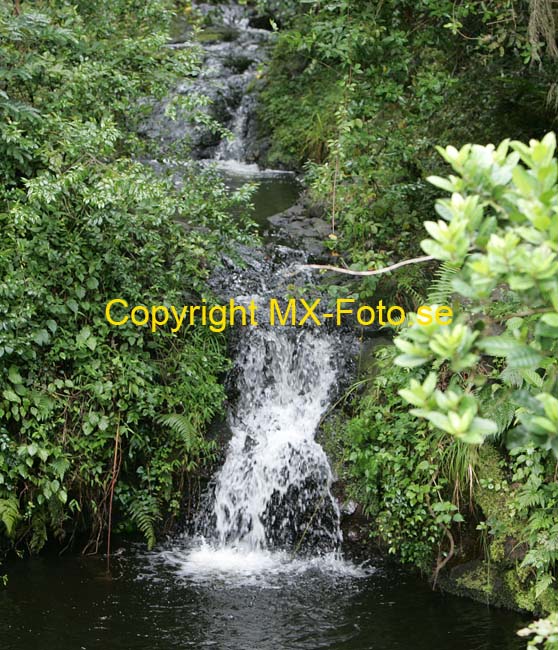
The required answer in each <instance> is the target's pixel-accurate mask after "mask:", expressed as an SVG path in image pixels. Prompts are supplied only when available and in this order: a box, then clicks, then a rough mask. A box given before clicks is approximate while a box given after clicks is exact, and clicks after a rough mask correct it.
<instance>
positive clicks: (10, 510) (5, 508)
mask: <svg viewBox="0 0 558 650" xmlns="http://www.w3.org/2000/svg"><path fill="white" fill-rule="evenodd" d="M20 519H21V514H20V512H19V500H18V498H17V497H15V496H11V497H8V498H7V499H0V521H1V522H2V523H3V524H4V526H5V527H6V533H7V535H8V537H13V536H14V535H15V530H16V524H17V522H18V521H19V520H20Z"/></svg>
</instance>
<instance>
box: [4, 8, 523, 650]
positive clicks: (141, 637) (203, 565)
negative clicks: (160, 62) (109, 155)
mask: <svg viewBox="0 0 558 650" xmlns="http://www.w3.org/2000/svg"><path fill="white" fill-rule="evenodd" d="M198 7H199V9H200V10H201V11H202V12H206V13H207V14H208V15H214V17H213V24H212V27H211V29H212V30H213V32H214V33H215V34H217V36H216V37H215V38H209V39H207V40H206V41H204V57H205V59H204V65H203V70H204V72H203V74H202V75H200V77H199V78H197V79H195V80H187V81H185V82H184V83H183V84H182V85H181V86H180V87H179V88H178V89H177V92H179V93H188V92H204V93H207V94H208V95H209V96H210V97H211V98H212V100H213V104H212V105H211V108H210V109H208V110H210V111H212V117H214V118H215V119H219V120H220V121H221V122H222V124H223V125H224V126H226V127H227V128H228V129H229V130H230V131H231V132H232V133H233V135H234V136H235V137H234V139H233V140H231V141H224V140H219V139H217V140H216V139H215V137H214V136H213V135H212V134H210V133H207V132H205V131H203V129H200V128H199V127H195V129H194V131H192V127H191V125H189V124H188V123H187V121H183V122H181V120H180V119H178V120H176V121H174V122H169V120H168V119H167V118H166V117H165V115H164V106H161V107H159V109H158V110H156V111H155V116H154V117H153V119H152V120H151V121H150V122H149V123H148V124H146V126H145V128H144V135H146V136H148V137H152V138H156V139H159V140H160V141H162V142H164V141H166V142H172V141H176V140H179V139H181V138H185V137H186V136H187V135H188V137H190V138H191V139H192V140H193V141H194V143H195V147H194V151H195V152H196V157H197V159H198V160H199V161H201V163H202V164H216V165H217V167H218V168H219V169H221V171H222V173H223V174H224V176H225V178H226V179H227V182H228V184H229V185H230V187H236V186H238V184H240V183H242V182H246V181H252V180H254V181H256V182H258V183H259V188H258V190H257V193H256V195H255V198H254V202H255V207H256V219H257V221H258V223H259V225H260V231H261V232H262V234H264V235H265V239H264V244H263V245H262V247H261V248H260V249H244V250H240V254H241V256H243V257H244V258H245V262H246V265H245V267H242V266H239V265H238V264H237V263H235V262H233V261H232V260H229V259H225V260H224V268H223V270H222V271H221V272H217V273H216V274H215V275H214V277H213V278H212V279H211V283H212V288H213V289H214V291H215V292H216V293H217V295H218V296H219V297H220V298H222V299H223V300H228V299H229V298H231V297H234V299H235V301H236V302H237V303H238V304H242V303H243V302H244V303H246V304H247V303H248V302H249V301H250V300H255V301H256V302H258V301H261V302H264V301H266V300H268V299H269V297H271V296H279V295H282V294H283V293H284V292H285V290H286V287H287V286H289V284H290V283H292V282H293V269H294V268H295V267H296V266H297V265H299V264H300V262H304V261H305V260H306V259H307V258H308V254H309V253H312V254H313V251H312V250H310V249H312V247H316V246H317V244H316V242H319V240H320V239H321V238H323V228H324V224H323V223H321V222H320V221H319V220H316V219H314V218H312V219H310V218H308V220H307V221H305V222H304V223H305V224H310V226H311V227H310V228H308V226H307V225H306V226H301V223H302V221H301V219H302V217H301V214H300V211H297V210H295V211H294V212H293V210H292V209H293V206H294V205H295V204H296V202H297V200H298V197H299V194H300V187H299V185H298V182H297V180H296V178H295V177H294V175H293V174H290V173H286V172H282V171H280V170H266V169H262V168H260V167H259V166H258V163H259V162H260V159H261V156H260V154H259V150H260V144H258V136H257V125H256V124H255V117H254V106H255V102H256V96H255V94H254V92H252V90H251V89H252V88H253V87H255V85H254V80H255V78H256V74H257V69H258V66H259V65H260V64H261V63H262V62H264V61H265V58H266V56H267V47H266V46H267V44H268V43H269V42H270V39H271V38H272V34H271V33H270V32H268V31H266V30H262V29H258V28H255V27H251V26H250V23H249V14H246V13H245V11H246V10H245V9H243V8H241V7H239V6H236V5H224V4H222V5H219V6H217V7H216V6H215V5H203V4H199V5H198ZM175 31H176V33H175V37H176V38H175V39H174V42H173V44H172V45H171V46H172V47H179V46H180V45H181V43H182V42H184V41H186V40H187V38H188V37H189V35H188V32H187V31H184V30H183V29H182V27H181V25H180V24H179V25H177V28H176V30H175ZM213 32H212V33H213ZM224 34H225V35H226V38H223V35H224ZM219 35H220V37H218V36H219ZM305 229H306V230H310V231H311V232H304V231H305ZM317 250H319V246H317ZM305 280H309V276H305V275H304V274H299V276H298V279H297V282H300V283H304V281H305ZM238 329H240V330H242V331H241V332H238V333H236V334H235V335H234V337H233V339H232V341H231V352H232V354H233V358H234V369H233V371H232V373H231V382H232V383H233V384H234V386H233V389H232V393H233V394H232V395H231V397H230V400H229V401H230V408H229V413H228V429H229V430H230V435H231V438H230V442H229V446H228V450H227V452H226V458H225V461H224V464H223V465H222V467H221V468H220V469H219V470H218V471H217V473H216V475H215V476H214V478H213V480H212V481H211V483H210V486H209V488H208V491H207V493H206V495H205V499H204V500H203V507H202V508H201V510H200V512H199V513H198V514H197V516H196V519H195V521H194V522H193V523H192V525H191V526H190V527H189V528H188V531H189V532H188V533H183V534H181V535H178V536H176V537H174V538H172V539H169V540H167V541H165V542H163V543H161V544H160V545H159V546H158V547H157V548H155V549H154V550H153V551H152V552H147V551H145V547H144V546H143V545H141V544H137V545H136V544H127V545H125V546H123V547H121V548H119V549H118V550H117V551H116V553H115V555H114V557H113V558H112V561H111V571H110V573H109V574H107V572H106V563H105V560H104V558H102V557H79V556H78V557H76V556H71V555H69V556H63V557H58V556H57V555H52V554H48V553H46V554H45V555H43V556H41V557H39V558H31V559H23V560H20V561H18V562H16V563H13V564H12V565H11V566H10V567H9V582H8V585H7V587H6V589H3V590H0V639H1V640H2V641H1V646H2V648H4V649H5V650H28V649H29V650H31V649H33V650H37V649H38V650H42V649H43V648H44V649H47V648H48V649H53V650H91V649H96V648H99V649H101V648H102V649H103V650H135V649H145V650H148V649H149V650H158V649H160V650H168V649H170V648H215V649H217V650H268V649H269V650H304V649H308V650H314V649H318V648H328V649H330V650H349V649H350V650H365V649H366V650H372V649H374V650H395V649H397V648H401V649H405V650H438V649H440V650H445V649H448V650H450V649H451V650H516V649H517V650H519V649H520V648H524V646H525V644H524V642H523V641H521V640H520V639H519V638H518V637H517V636H516V635H515V631H516V630H517V629H518V628H519V627H521V626H522V625H523V624H524V623H525V619H524V617H521V616H519V615H518V614H515V613H512V612H506V611H501V610H498V609H494V608H489V607H487V606H483V605H482V604H478V603H473V602H469V601H467V600H462V599H458V598H456V597H452V596H448V595H444V594H441V593H438V592H433V591H432V590H431V589H430V587H429V586H428V585H427V583H426V582H425V581H424V580H420V579H419V578H417V577H415V576H412V575H410V574H409V573H408V572H406V571H405V570H404V569H402V568H400V567H397V566H394V565H392V564H390V563H388V562H386V561H385V560H383V559H381V558H370V559H369V560H367V561H366V562H365V563H362V562H359V561H357V560H355V559H352V558H351V557H349V556H348V554H347V553H346V552H344V547H343V536H342V533H341V528H340V510H339V506H338V504H337V501H336V499H335V498H334V497H333V496H332V484H333V482H334V476H333V475H332V471H331V468H330V466H329V463H328V459H327V457H326V455H325V453H324V451H323V449H322V448H321V446H320V445H319V444H318V443H317V442H316V440H315V434H316V430H317V429H318V427H319V424H320V421H321V418H322V416H323V414H324V412H325V411H326V410H327V408H328V407H329V406H330V405H331V404H332V403H333V401H334V400H335V399H336V397H337V396H338V394H339V391H340V385H342V384H343V382H344V381H346V378H347V377H348V376H350V373H351V368H350V364H349V363H348V361H347V360H348V359H350V358H351V357H354V355H355V353H356V352H357V351H358V347H357V346H358V342H357V340H356V338H355V336H354V334H353V333H351V332H342V331H336V330H335V329H334V328H331V329H326V328H319V329H318V328H315V327H308V328H293V327H274V328H273V327H271V326H269V325H266V324H265V323H262V324H261V326H260V327H258V328H257V329H251V328H238Z"/></svg>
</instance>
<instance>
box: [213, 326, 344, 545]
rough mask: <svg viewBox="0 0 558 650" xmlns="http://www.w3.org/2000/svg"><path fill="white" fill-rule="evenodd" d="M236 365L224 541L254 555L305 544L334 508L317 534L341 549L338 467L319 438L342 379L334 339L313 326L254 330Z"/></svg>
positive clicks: (223, 484)
mask: <svg viewBox="0 0 558 650" xmlns="http://www.w3.org/2000/svg"><path fill="white" fill-rule="evenodd" d="M236 366H237V368H238V369H239V371H240V374H239V377H238V380H237V389H238V391H239V393H240V399H239V402H238V404H237V407H236V409H235V412H234V413H233V414H232V416H231V429H232V432H233V437H232V440H231V442H230V445H229V450H228V453H227V458H226V461H225V464H224V465H223V467H222V469H221V470H220V472H219V474H218V476H217V480H216V489H215V498H214V506H213V514H214V518H215V534H216V537H217V539H218V541H219V543H220V544H221V545H222V546H226V545H234V546H235V547H237V548H239V547H242V548H245V549H246V550H247V551H253V550H262V549H266V548H268V547H273V546H280V545H281V542H288V543H290V545H291V546H292V545H294V546H295V547H297V546H302V544H303V543H304V541H305V538H306V537H307V536H311V535H314V536H315V535H316V528H317V526H319V525H320V524H323V523H324V522H323V521H322V519H323V517H322V516H321V515H322V514H323V510H324V508H325V509H327V508H329V511H330V512H329V518H330V519H333V521H329V522H328V523H329V527H328V528H325V529H324V530H320V531H318V533H319V535H320V536H323V537H325V538H327V541H328V542H329V546H330V547H331V546H336V545H337V543H338V542H339V541H340V532H339V527H338V515H339V513H338V511H337V505H336V503H335V500H334V499H333V497H332V495H331V492H330V486H331V482H332V475H331V470H330V468H329V464H328V461H327V458H326V456H325V453H324V451H323V449H322V448H321V447H320V445H319V444H318V443H317V442H316V441H315V440H314V435H315V432H316V429H317V427H318V424H319V422H320V418H321V416H322V414H323V413H324V411H325V409H326V408H327V405H328V403H329V396H330V393H331V389H332V387H333V385H334V383H335V379H336V372H335V368H334V364H333V350H332V343H331V341H330V340H329V339H328V338H327V337H326V336H324V335H318V334H317V332H315V331H313V330H311V329H310V330H307V331H302V330H298V331H296V330H293V329H291V328H281V327H278V328H277V327H276V328H269V329H259V330H253V331H251V332H249V333H246V335H245V336H244V340H243V343H242V348H241V351H240V352H239V355H238V357H237V359H236Z"/></svg>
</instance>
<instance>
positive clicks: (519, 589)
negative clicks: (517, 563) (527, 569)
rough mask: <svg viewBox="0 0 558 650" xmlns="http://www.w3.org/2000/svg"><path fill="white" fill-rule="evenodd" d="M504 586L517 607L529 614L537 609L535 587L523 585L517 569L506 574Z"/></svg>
mask: <svg viewBox="0 0 558 650" xmlns="http://www.w3.org/2000/svg"><path fill="white" fill-rule="evenodd" d="M504 585H505V587H506V589H507V591H508V593H509V596H510V597H511V599H512V600H513V602H514V603H515V605H517V607H519V608H520V609H525V610H527V611H529V612H532V611H534V610H535V609H536V606H537V603H536V598H535V587H534V586H533V585H525V584H523V583H522V582H521V581H520V579H519V576H518V574H517V571H516V570H515V569H510V570H509V571H506V572H505V573H504Z"/></svg>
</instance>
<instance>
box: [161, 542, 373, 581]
mask: <svg viewBox="0 0 558 650" xmlns="http://www.w3.org/2000/svg"><path fill="white" fill-rule="evenodd" d="M150 560H151V562H153V561H154V560H155V563H157V562H158V561H162V562H163V563H164V564H165V565H167V566H170V567H172V569H173V571H174V572H175V574H176V575H177V576H178V577H179V578H183V579H187V580H188V581H192V582H200V583H205V582H208V581H209V582H219V581H221V582H222V583H223V585H224V586H226V587H242V586H265V587H266V588H281V587H283V586H284V585H285V580H286V581H287V582H289V581H291V580H296V579H297V578H299V577H304V576H308V575H310V574H311V575H315V576H320V575H326V576H330V577H331V576H336V577H339V578H347V579H351V578H364V577H366V576H369V575H371V574H372V573H374V572H375V569H374V568H372V567H365V566H357V565H355V564H352V563H350V562H347V561H346V560H344V559H343V558H342V557H341V556H340V554H339V553H336V552H332V553H326V554H325V555H320V556H316V557H311V558H297V557H293V556H292V555H291V554H289V553H288V552H287V551H261V550H258V551H249V550H247V549H245V548H235V547H231V546H226V547H223V546H216V545H214V544H210V543H208V542H206V541H204V540H196V541H194V542H193V544H192V547H190V548H184V547H177V548H170V549H167V550H165V551H162V552H160V553H158V554H156V555H153V554H152V555H151V558H150Z"/></svg>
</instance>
